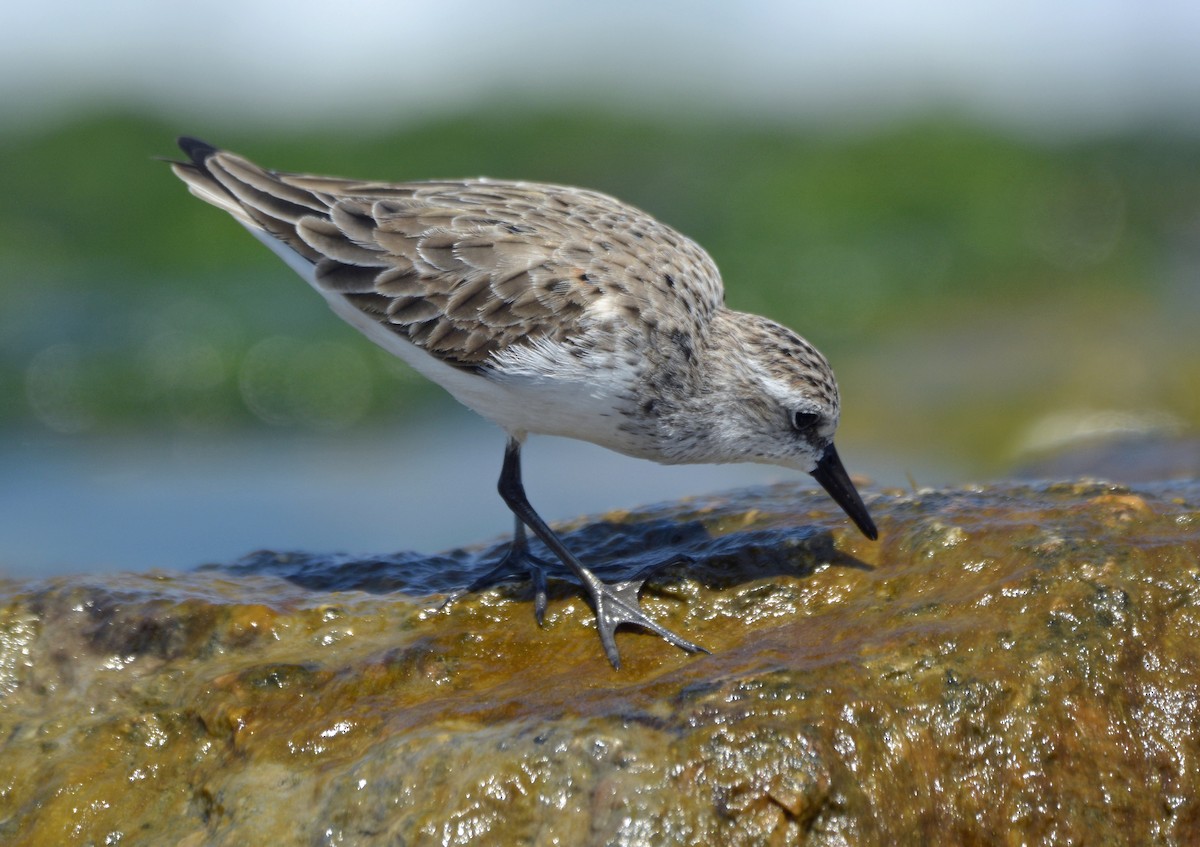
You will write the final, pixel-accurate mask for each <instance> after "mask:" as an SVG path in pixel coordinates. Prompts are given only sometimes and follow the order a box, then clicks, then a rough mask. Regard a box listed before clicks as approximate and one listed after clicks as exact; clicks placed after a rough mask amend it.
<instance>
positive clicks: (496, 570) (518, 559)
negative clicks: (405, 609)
mask: <svg viewBox="0 0 1200 847" xmlns="http://www.w3.org/2000/svg"><path fill="white" fill-rule="evenodd" d="M547 570H562V567H561V566H560V565H559V564H558V563H556V562H549V561H547V560H545V559H542V558H540V557H538V556H535V555H533V553H531V552H529V545H528V544H520V543H517V542H514V543H512V544H511V545H509V548H508V551H507V552H505V554H504V555H503V556H502V557H500V561H499V562H497V563H496V564H495V565H494V566H493V567H492V568H491V569H490V570H488V572H487V573H485V574H483V575H482V576H479V577H478V578H476V579H475V580H474V581H473V582H472V583H471V584H470V585H468V586H467V587H466V588H460V589H458V590H457V591H453V592H451V593H450V594H449V596H447V597H446V599H445V600H443V601H442V605H441V606H440V607H439V609H446V608H449V607H450V605H451V604H453V603H455V602H457V601H458V600H461V599H462V598H463V597H465V596H466V595H468V594H474V593H475V592H476V591H484V590H486V589H488V588H492V587H494V586H496V585H499V584H500V583H502V582H508V581H509V580H513V579H523V578H525V577H528V578H529V582H530V585H531V587H532V588H533V615H534V617H535V618H537V622H538V626H541V625H542V623H543V621H544V619H545V617H546V571H547Z"/></svg>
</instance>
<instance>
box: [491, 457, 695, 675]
mask: <svg viewBox="0 0 1200 847" xmlns="http://www.w3.org/2000/svg"><path fill="white" fill-rule="evenodd" d="M497 488H498V489H499V491H500V496H501V497H503V498H504V502H505V503H507V504H508V508H510V509H512V513H513V514H514V515H516V516H517V521H518V523H519V524H524V525H525V526H527V527H529V529H530V530H532V531H533V534H534V535H536V536H537V537H538V538H540V539H541V540H542V543H543V544H545V545H546V546H547V547H549V548H550V549H551V550H552V551H554V554H555V555H556V556H558V558H559V559H560V560H561V561H562V563H563V564H564V565H566V566H567V567H568V568H570V569H571V571H572V572H573V573H574V574H575V576H576V577H578V578H579V581H580V582H582V583H583V587H584V589H585V590H586V591H587V593H588V597H589V598H590V599H591V601H592V608H594V609H595V611H596V629H597V631H598V632H599V633H600V643H601V644H602V645H603V646H604V653H605V655H606V656H608V660H609V661H610V662H612V665H613V667H614V668H619V667H621V657H620V655H619V654H618V653H617V643H616V639H615V638H614V637H613V633H614V632H615V631H616V628H617V627H618V626H620V625H621V624H626V623H627V624H634V625H636V626H640V627H642V628H644V629H648V630H650V631H651V632H653V633H656V634H658V635H660V636H662V637H663V638H665V639H666V640H667V641H669V642H671V643H672V644H674V645H675V646H676V647H679V648H681V649H683V650H686V651H688V652H689V653H707V652H708V651H707V650H705V649H704V648H703V647H701V646H699V645H697V644H693V643H692V642H690V641H686V640H685V639H683V638H680V637H679V636H678V635H676V634H675V633H673V632H671V631H670V630H669V629H667V628H666V627H664V626H661V625H660V624H657V623H655V622H654V621H653V620H651V619H650V618H649V617H647V616H646V614H645V613H644V612H643V611H642V609H641V606H640V604H639V603H638V592H639V591H641V588H642V583H643V582H644V581H645V580H644V577H643V578H641V579H634V580H626V581H624V582H621V583H618V584H617V585H612V586H610V585H605V584H604V582H603V581H602V580H601V579H600V578H599V577H598V576H596V575H595V574H594V573H592V572H591V571H590V570H588V569H587V568H586V567H584V565H583V563H582V562H580V561H579V560H578V559H577V558H575V556H574V555H572V553H571V551H570V550H568V549H567V548H566V545H564V544H563V543H562V541H561V540H560V539H559V537H558V536H557V535H555V534H554V531H553V530H552V529H550V527H549V526H547V525H546V522H545V521H543V520H542V518H541V516H540V515H538V513H537V512H535V511H534V509H533V506H531V505H530V504H529V499H528V498H527V497H526V496H525V486H524V485H523V484H522V482H521V442H519V441H517V440H516V439H515V438H510V439H509V440H508V446H507V447H506V448H505V450H504V466H503V468H502V469H501V471H500V482H499V485H498V486H497ZM518 538H523V534H522V535H518ZM516 543H517V538H514V540H513V544H514V545H516Z"/></svg>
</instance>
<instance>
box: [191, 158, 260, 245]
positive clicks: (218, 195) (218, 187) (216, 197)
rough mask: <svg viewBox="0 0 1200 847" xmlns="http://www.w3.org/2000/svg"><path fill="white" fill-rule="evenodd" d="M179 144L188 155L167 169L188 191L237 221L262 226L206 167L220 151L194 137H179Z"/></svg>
mask: <svg viewBox="0 0 1200 847" xmlns="http://www.w3.org/2000/svg"><path fill="white" fill-rule="evenodd" d="M178 143H179V148H180V149H181V150H183V152H184V153H186V154H187V155H188V158H189V159H191V161H190V162H174V161H172V162H171V163H170V164H171V170H172V171H173V172H174V173H175V176H177V177H179V178H180V179H181V180H183V181H184V182H185V183H187V187H188V191H190V192H191V193H192V194H194V195H195V196H197V197H199V198H200V199H201V200H203V201H204V202H206V203H211V204H212V205H214V206H216V207H217V208H218V209H223V210H224V211H226V212H228V213H229V214H231V215H233V217H234V218H236V219H237V220H238V221H239V222H240V223H242V224H244V225H245V226H247V227H250V228H251V229H261V228H262V226H261V224H259V223H258V222H257V221H255V220H254V218H252V217H251V216H250V214H249V213H248V212H247V211H246V208H245V207H244V206H243V205H242V204H241V203H240V202H238V199H237V198H236V197H235V196H234V195H233V194H232V193H231V192H230V191H229V189H227V188H226V187H225V186H224V185H222V184H221V183H220V182H219V181H218V180H217V179H216V178H215V177H214V176H213V173H212V171H211V170H209V167H208V159H209V158H210V157H211V156H214V155H216V154H217V153H219V152H220V151H219V150H218V149H217V148H216V147H213V146H212V145H211V144H208V143H206V142H204V141H201V140H199V139H198V138H191V137H190V136H186V135H183V136H180V137H179V141H178Z"/></svg>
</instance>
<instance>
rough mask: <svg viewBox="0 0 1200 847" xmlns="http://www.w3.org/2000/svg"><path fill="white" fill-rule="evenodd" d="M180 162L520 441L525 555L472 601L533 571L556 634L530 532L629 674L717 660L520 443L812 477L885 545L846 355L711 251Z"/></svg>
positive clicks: (514, 500)
mask: <svg viewBox="0 0 1200 847" xmlns="http://www.w3.org/2000/svg"><path fill="white" fill-rule="evenodd" d="M179 146H180V148H181V149H182V150H183V152H184V153H185V154H187V156H188V161H186V162H172V163H171V166H172V169H173V170H174V172H175V174H176V175H177V176H178V177H179V178H180V179H182V180H183V181H184V182H185V183H187V185H188V188H189V189H190V190H191V192H192V193H193V194H195V195H196V196H197V197H199V198H200V199H202V200H205V201H207V202H208V203H211V204H212V205H214V206H216V207H217V208H219V209H223V210H224V211H226V212H228V213H229V214H230V215H232V216H233V217H234V218H235V219H236V220H237V221H238V222H239V223H241V224H242V225H243V226H244V227H246V229H248V230H249V231H250V233H251V234H252V235H254V236H255V237H256V238H257V239H258V240H259V241H261V242H262V243H263V244H265V245H266V246H267V247H268V248H270V249H271V250H272V251H273V252H274V253H275V254H276V255H278V256H279V257H280V258H282V259H283V261H284V262H286V263H287V264H288V265H289V266H290V267H291V268H292V269H293V270H294V271H296V272H297V273H298V274H300V276H302V277H303V278H304V279H305V280H306V281H307V282H308V283H309V285H311V286H312V287H313V288H315V289H316V290H317V292H318V293H319V294H321V296H323V297H324V298H325V300H326V302H327V303H328V304H329V306H330V308H332V309H333V311H334V312H336V313H337V314H338V316H340V317H341V318H343V319H344V320H346V321H347V322H349V323H350V324H352V325H353V326H354V327H355V328H357V329H358V330H359V331H361V332H362V333H363V334H364V335H366V336H367V337H368V338H369V339H371V340H372V341H373V342H375V343H376V344H378V345H379V346H380V347H382V348H384V349H385V350H387V351H389V352H390V353H393V354H395V355H396V356H398V357H400V358H401V359H403V360H404V361H405V362H407V363H408V364H409V365H411V366H412V367H413V368H415V369H416V370H417V371H418V372H419V373H421V374H422V375H424V376H425V377H427V378H429V379H431V380H433V381H434V382H436V383H437V384H439V385H441V386H442V387H443V388H445V389H446V390H447V391H448V392H450V394H451V395H453V396H454V397H455V398H456V399H458V400H459V401H460V402H461V403H463V404H464V405H466V406H468V407H469V408H471V409H473V410H474V411H476V412H478V413H479V414H480V415H482V416H483V417H485V418H487V419H488V420H491V421H492V422H494V423H495V424H497V425H498V426H500V427H501V428H502V429H503V430H504V431H505V432H506V433H507V435H508V442H507V446H506V448H505V452H504V462H503V466H502V469H501V472H500V481H499V492H500V496H501V497H502V498H503V499H504V502H505V503H506V504H507V505H508V508H509V509H510V510H511V511H512V513H513V516H514V532H513V540H512V543H511V545H510V546H509V548H508V551H507V553H506V554H505V555H504V556H503V557H502V559H501V560H500V561H499V562H498V563H497V565H496V566H495V567H494V568H492V569H491V570H490V571H489V572H488V573H487V574H485V575H484V576H482V577H481V578H480V579H479V580H477V581H476V582H475V583H474V584H472V585H471V586H470V587H469V588H468V589H466V590H467V591H473V590H477V589H480V588H483V587H486V586H488V585H492V584H494V583H496V582H498V581H501V580H503V579H505V578H509V577H511V576H514V575H516V574H517V573H519V571H520V569H524V570H526V571H527V572H528V573H529V575H530V578H531V579H532V582H533V586H534V592H535V615H536V616H537V619H538V622H539V623H541V622H542V619H543V615H544V611H545V608H546V581H545V569H546V567H548V566H549V565H550V563H549V562H547V561H545V560H543V559H540V558H538V557H536V556H534V555H533V554H532V552H531V550H530V547H529V540H528V537H527V535H526V528H528V530H529V531H531V532H532V533H533V534H534V535H535V536H537V537H538V538H539V539H540V540H541V541H542V543H543V544H545V546H546V547H547V548H548V549H549V550H550V551H551V552H552V553H553V554H554V555H555V556H556V557H557V558H558V559H559V560H560V561H561V562H562V564H563V565H564V566H566V568H567V569H569V570H570V571H571V572H572V573H573V574H574V575H575V576H576V578H578V579H579V581H580V582H581V583H582V584H583V588H584V590H585V591H586V593H587V596H588V599H589V601H590V603H591V605H592V608H593V609H594V610H595V615H596V628H597V631H598V632H599V635H600V641H601V643H602V645H603V647H604V652H605V655H606V656H607V657H608V659H609V661H610V662H611V663H612V665H613V666H614V667H618V668H619V667H620V655H619V653H618V651H617V645H616V640H615V637H614V631H615V630H616V628H617V627H618V626H621V625H622V624H631V625H635V626H639V627H643V628H644V629H647V630H650V631H651V632H654V633H657V634H658V635H660V636H661V637H663V638H664V639H666V640H667V641H669V642H670V643H672V644H674V645H676V646H677V647H680V648H682V649H683V650H686V651H689V652H707V651H705V650H704V648H702V647H700V646H699V645H697V644H694V643H692V642H691V641H688V640H686V639H684V638H682V637H680V636H679V635H676V634H675V633H673V632H671V631H670V630H668V629H666V628H665V627H663V626H661V625H660V624H658V623H657V622H655V621H654V620H653V619H651V618H650V617H649V616H647V615H646V614H645V612H644V611H643V610H642V608H641V605H640V602H639V600H638V592H639V591H640V588H641V584H642V580H640V579H639V580H628V581H626V582H622V583H619V584H616V585H609V584H606V583H604V582H603V581H602V580H600V579H599V578H598V577H597V576H596V575H595V574H593V573H592V572H591V571H590V570H589V569H588V568H587V567H586V566H585V565H584V564H583V563H582V562H581V561H579V559H578V558H576V557H575V555H574V554H572V553H571V551H570V550H568V549H567V547H566V546H565V545H564V544H563V542H562V540H561V539H560V538H559V537H558V535H557V534H555V532H554V531H553V530H552V529H551V528H550V527H549V526H548V525H547V524H546V522H545V521H543V520H542V518H541V517H540V516H539V515H538V513H537V512H536V511H535V510H534V508H533V506H532V505H530V503H529V500H528V498H527V497H526V495H525V489H524V485H523V484H522V482H521V445H522V444H523V443H524V441H525V438H526V436H527V435H529V434H533V433H541V434H548V435H560V436H567V437H570V438H578V439H582V440H585V441H591V442H593V443H595V444H599V445H602V446H604V447H608V448H610V449H612V450H616V451H617V452H619V453H624V454H626V455H629V456H635V457H638V458H642V459H650V460H653V461H656V462H662V463H666V464H675V463H711V462H764V463H770V464H776V465H783V466H786V467H790V468H795V469H796V470H799V471H803V472H806V473H809V474H811V475H812V476H813V477H814V478H815V479H816V480H817V482H818V483H820V484H821V486H822V487H823V488H824V489H825V490H826V491H827V492H828V493H829V494H830V496H831V497H832V498H833V499H834V501H836V502H837V504H838V505H839V506H841V507H842V509H843V510H844V511H845V512H846V514H847V515H848V516H849V517H850V519H851V520H852V521H854V523H855V524H856V525H857V526H858V528H859V529H860V530H861V531H862V532H863V534H865V535H866V536H867V537H868V538H871V539H875V538H876V537H877V532H876V529H875V524H874V523H873V522H872V520H871V516H870V514H869V513H868V511H867V508H866V506H865V505H864V504H863V501H862V498H861V497H860V496H859V494H858V491H857V490H856V489H855V487H854V484H853V483H852V482H851V481H850V477H849V475H848V474H847V473H846V470H845V467H844V466H843V464H842V461H841V459H840V458H839V457H838V453H837V450H836V449H835V448H834V445H833V436H834V432H835V430H836V429H837V425H838V418H839V398H838V390H837V384H836V382H835V381H834V377H833V372H832V370H831V369H830V367H829V364H828V362H827V361H826V360H825V357H824V356H822V355H821V354H820V353H819V352H818V351H817V349H816V348H815V347H813V346H812V345H811V344H809V343H808V342H807V341H805V340H804V339H803V338H801V337H800V336H799V335H797V334H796V333H794V332H792V331H791V330H790V329H787V328H786V327H784V326H781V325H780V324H777V323H775V322H774V321H771V320H769V319H767V318H764V317H761V316H759V315H752V314H747V313H743V312H736V311H733V310H731V309H728V308H726V306H725V303H724V289H723V287H722V283H721V276H720V274H719V273H718V271H717V268H716V265H715V264H714V263H713V261H712V259H710V258H709V256H708V254H707V253H705V252H704V250H703V249H701V248H700V247H699V246H698V245H697V244H695V243H694V242H693V241H691V240H689V239H688V238H686V237H684V236H683V235H680V234H679V233H678V232H676V231H675V230H673V229H671V228H670V227H668V226H666V225H664V224H662V223H660V222H658V221H657V220H655V219H654V218H652V217H651V216H650V215H648V214H646V213H645V212H642V211H640V210H638V209H635V208H633V207H632V206H629V205H627V204H625V203H622V202H620V201H619V200H616V199H614V198H612V197H609V196H607V195H604V194H600V193H598V192H595V191H587V190H584V189H580V188H570V187H567V186H560V185H547V184H541V183H534V182H508V181H501V180H490V179H482V178H481V179H464V180H438V181H428V182H405V183H387V182H362V181H355V180H346V179H338V178H333V177H322V176H306V175H301V174H292V173H283V172H279V171H272V170H267V169H266V168H262V167H259V166H258V165H256V164H254V163H253V162H250V161H249V160H247V159H245V158H243V157H241V156H238V155H236V154H234V153H230V152H228V151H225V150H220V149H218V148H216V147H213V146H212V145H210V144H206V143H205V142H203V141H199V140H197V139H194V138H187V137H184V138H180V139H179ZM461 593H465V592H458V594H461ZM458 594H456V595H454V596H458ZM451 599H453V596H452V597H451Z"/></svg>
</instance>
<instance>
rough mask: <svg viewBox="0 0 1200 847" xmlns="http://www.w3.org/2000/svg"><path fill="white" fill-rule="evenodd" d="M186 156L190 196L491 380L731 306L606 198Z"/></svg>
mask: <svg viewBox="0 0 1200 847" xmlns="http://www.w3.org/2000/svg"><path fill="white" fill-rule="evenodd" d="M180 146H181V147H183V149H184V150H185V152H187V153H188V154H189V156H191V158H192V161H191V162H190V163H189V162H176V163H174V164H173V168H174V171H175V173H176V174H177V175H178V176H180V178H181V179H183V180H184V181H185V182H187V183H188V187H189V188H190V189H191V191H192V193H193V194H195V195H196V196H198V197H200V198H201V199H203V200H206V201H207V202H209V203H212V204H213V205H216V206H218V207H220V208H222V209H224V210H225V211H227V212H229V213H230V214H231V215H233V216H234V217H236V218H237V219H238V220H240V221H241V222H242V223H243V224H245V225H246V226H249V227H251V228H258V229H262V230H265V231H266V232H268V233H270V235H272V236H274V237H275V238H278V239H279V240H280V241H281V242H283V243H284V244H286V245H287V247H289V248H291V249H292V250H294V251H295V252H296V253H297V254H299V255H300V256H301V257H302V258H303V259H304V260H305V261H307V262H309V263H311V264H312V265H313V266H314V270H313V274H312V276H311V279H312V281H313V284H314V285H315V286H316V287H317V288H318V289H319V290H321V291H322V292H323V293H324V294H326V296H336V297H342V298H345V300H346V301H347V302H349V303H351V304H353V305H354V307H355V308H357V309H359V310H361V311H362V312H363V313H365V314H367V315H369V316H371V317H372V318H375V319H377V320H378V321H380V323H382V324H384V325H385V326H387V327H389V328H390V329H391V330H392V331H394V332H396V333H398V334H400V335H401V336H403V337H404V338H405V339H407V340H408V341H409V342H411V343H413V344H415V345H416V346H417V347H420V348H422V349H424V350H425V351H426V352H427V353H429V354H430V355H433V356H435V357H436V358H438V359H441V360H442V361H444V362H446V363H448V364H450V365H454V366H457V367H461V368H467V369H475V368H479V367H485V366H486V365H487V363H488V361H489V359H490V358H491V357H492V356H494V355H496V354H497V353H500V352H503V351H505V350H507V349H509V348H512V347H515V346H520V345H534V344H537V343H539V342H540V341H542V340H552V341H570V340H571V338H572V337H574V336H575V335H577V334H579V333H580V332H582V331H585V330H586V329H587V328H588V327H589V326H598V325H601V324H604V323H605V322H612V321H616V320H622V321H632V320H634V319H636V318H637V317H638V313H639V310H641V309H642V308H644V307H647V306H650V307H661V306H662V305H663V301H664V299H666V298H683V299H684V300H685V303H684V304H683V305H684V306H685V307H686V308H685V309H678V308H677V309H670V308H667V309H666V310H663V309H661V308H657V311H658V312H659V313H660V314H659V320H660V321H661V320H662V315H663V314H667V315H670V314H673V313H678V314H681V315H689V316H690V319H695V320H703V319H705V317H706V315H708V314H711V313H712V312H713V311H715V310H716V309H717V308H718V307H719V306H720V304H721V301H722V299H723V292H722V288H721V281H720V276H719V275H718V273H717V270H716V268H715V266H713V264H712V261H711V260H710V259H709V258H708V256H707V254H705V253H704V251H703V250H701V249H700V248H699V247H697V246H696V245H695V244H693V243H692V242H691V241H689V240H688V239H686V238H684V237H683V236H681V235H679V234H678V233H676V232H675V231H674V230H671V229H670V228H668V227H666V226H664V225H663V224H661V223H659V222H658V221H656V220H654V219H653V218H651V217H649V216H648V215H646V214H644V213H642V212H640V211H638V210H636V209H634V208H632V207H630V206H626V205H624V204H622V203H620V202H618V201H616V200H614V199H612V198H610V197H607V196H605V195H603V194H597V193H595V192H590V191H583V190H580V189H575V188H566V187H562V186H553V185H540V184H535V183H519V182H500V181H490V180H464V181H461V182H452V181H438V182H414V183H396V184H391V183H379V182H363V181H355V180H342V179H335V178H331V177H316V176H306V175H302V174H288V173H280V172H275V171H269V170H266V169H264V168H261V167H259V166H258V165H255V164H254V163H252V162H250V161H249V160H247V159H244V158H242V157H241V156H238V155H236V154H233V153H229V152H227V151H222V150H218V149H216V148H213V147H211V146H209V145H206V144H204V143H203V142H197V141H194V140H191V139H187V140H183V139H181V142H180ZM654 244H659V245H662V247H661V249H657V250H656V249H651V248H650V247H648V245H654ZM684 280H686V281H687V284H686V285H684V284H680V283H682V282H683V281H684ZM681 292H682V293H681Z"/></svg>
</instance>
